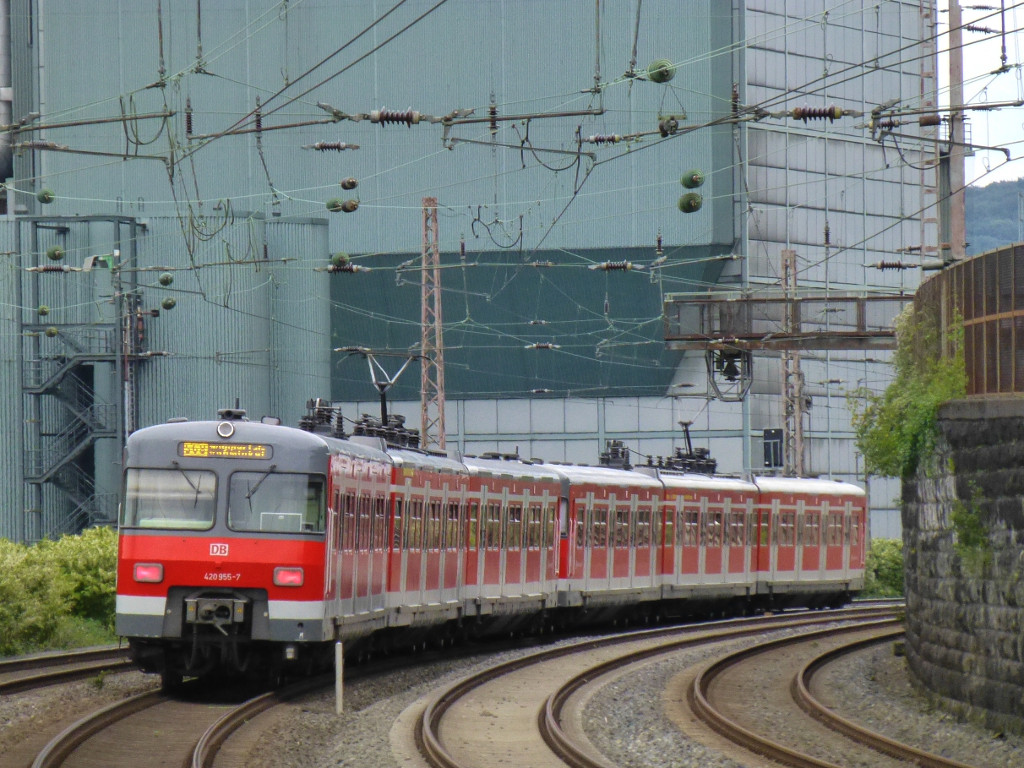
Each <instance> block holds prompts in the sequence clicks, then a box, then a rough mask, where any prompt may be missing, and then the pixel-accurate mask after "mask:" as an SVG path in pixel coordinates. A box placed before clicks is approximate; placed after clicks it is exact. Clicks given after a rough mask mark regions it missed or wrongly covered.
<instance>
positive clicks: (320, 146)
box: [303, 141, 359, 152]
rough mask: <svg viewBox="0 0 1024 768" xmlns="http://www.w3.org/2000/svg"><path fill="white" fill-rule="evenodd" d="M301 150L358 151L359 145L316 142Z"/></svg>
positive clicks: (338, 142)
mask: <svg viewBox="0 0 1024 768" xmlns="http://www.w3.org/2000/svg"><path fill="white" fill-rule="evenodd" d="M303 149H315V150H316V151H317V152H327V151H331V152H341V151H342V150H343V149H359V145H358V144H349V143H347V142H344V141H318V142H317V143H316V144H306V145H305V146H303Z"/></svg>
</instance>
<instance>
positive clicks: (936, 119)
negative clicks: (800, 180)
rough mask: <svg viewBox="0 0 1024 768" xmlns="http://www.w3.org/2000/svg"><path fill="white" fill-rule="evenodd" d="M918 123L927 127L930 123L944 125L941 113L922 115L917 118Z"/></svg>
mask: <svg viewBox="0 0 1024 768" xmlns="http://www.w3.org/2000/svg"><path fill="white" fill-rule="evenodd" d="M917 124H918V125H920V126H922V127H924V128H927V127H928V126H930V125H942V116H941V115H921V116H920V117H919V118H917Z"/></svg>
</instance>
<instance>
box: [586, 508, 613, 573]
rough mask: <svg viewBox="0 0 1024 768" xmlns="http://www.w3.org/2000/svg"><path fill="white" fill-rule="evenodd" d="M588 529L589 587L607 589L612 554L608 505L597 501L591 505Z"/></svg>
mask: <svg viewBox="0 0 1024 768" xmlns="http://www.w3.org/2000/svg"><path fill="white" fill-rule="evenodd" d="M589 512H590V515H589V520H590V524H589V527H588V531H589V533H590V537H589V539H588V544H589V546H588V554H589V570H588V571H587V589H591V590H593V589H605V588H607V585H608V579H609V577H610V571H609V569H608V559H609V556H610V550H609V537H608V505H607V504H598V503H595V504H593V506H591V507H590V510H589Z"/></svg>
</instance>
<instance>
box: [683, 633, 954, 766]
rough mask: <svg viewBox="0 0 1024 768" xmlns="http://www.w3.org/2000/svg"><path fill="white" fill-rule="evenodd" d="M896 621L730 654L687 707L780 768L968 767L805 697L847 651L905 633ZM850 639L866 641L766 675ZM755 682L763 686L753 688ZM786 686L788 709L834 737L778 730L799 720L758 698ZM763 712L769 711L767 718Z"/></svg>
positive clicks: (696, 685) (693, 691) (705, 676)
mask: <svg viewBox="0 0 1024 768" xmlns="http://www.w3.org/2000/svg"><path fill="white" fill-rule="evenodd" d="M897 623H898V622H896V621H879V622H873V623H871V624H868V623H865V624H862V625H853V626H850V627H844V628H840V629H830V630H825V631H818V632H810V633H806V634H802V635H796V636H793V637H787V638H784V639H780V640H774V641H771V642H767V643H763V644H761V645H759V646H756V647H753V648H748V649H744V650H742V651H739V652H736V653H732V654H729V655H728V656H725V657H723V658H721V659H719V660H718V661H716V662H714V663H713V664H711V665H710V666H709V667H708V668H707V669H705V670H704V671H702V672H701V673H700V674H698V675H697V677H696V678H695V679H694V681H693V684H692V686H691V688H690V691H689V700H690V705H691V707H692V708H693V710H694V712H695V713H696V714H697V715H698V717H700V718H701V719H702V720H703V721H704V722H705V723H707V724H708V725H709V726H710V727H711V728H713V729H714V730H715V731H717V732H718V733H719V734H721V735H723V736H724V737H725V738H726V739H728V740H729V741H731V742H733V743H735V744H738V745H740V746H742V747H743V748H745V749H747V750H750V751H752V752H755V753H757V754H759V755H763V756H765V757H768V758H770V759H771V760H774V761H776V762H779V763H781V764H783V765H791V766H797V768H838V763H837V762H836V760H837V756H839V755H841V756H842V759H843V762H844V763H848V762H856V761H857V760H861V761H863V762H858V763H857V764H871V765H879V766H887V765H907V764H911V765H919V766H923V767H924V768H970V767H969V766H967V765H966V764H964V763H961V762H958V761H955V760H950V759H947V758H942V757H939V756H937V755H933V754H930V753H928V752H924V751H922V750H919V749H916V748H914V747H912V746H909V745H906V744H900V743H898V742H896V741H893V740H891V739H888V738H886V737H884V736H882V735H880V734H877V733H874V732H872V731H870V730H868V729H866V728H863V727H861V726H858V725H856V724H854V723H852V722H850V721H848V720H845V719H844V718H842V717H840V716H838V715H836V714H835V713H834V712H832V711H830V710H829V709H828V708H827V707H825V706H824V705H822V704H821V702H819V701H818V700H817V699H815V697H814V696H813V695H812V694H811V693H810V691H811V686H812V679H813V676H814V674H815V672H817V671H819V670H821V669H822V668H823V667H824V666H825V665H826V664H828V663H831V662H833V661H835V660H837V659H838V658H840V657H841V656H842V655H844V654H846V653H850V652H853V651H855V650H858V649H860V648H862V647H864V646H866V645H871V644H875V643H881V642H886V641H889V640H891V639H893V638H894V637H897V636H899V635H900V634H902V629H900V628H898V627H896V626H895V625H896V624H897ZM849 633H861V634H862V635H864V636H863V637H860V638H857V639H856V640H854V641H851V642H848V643H842V644H841V645H837V647H834V648H831V649H830V650H828V651H827V652H825V653H822V654H820V655H818V656H816V657H815V658H814V659H813V660H812V661H810V662H809V663H806V664H804V665H803V666H802V667H800V668H799V671H798V672H796V673H795V674H793V675H792V676H791V677H789V678H785V677H784V675H785V674H786V673H784V672H782V671H779V672H778V676H777V677H772V676H771V673H768V670H782V669H784V668H785V667H786V665H788V664H791V663H793V659H795V658H799V657H804V658H805V657H806V654H805V653H804V652H803V651H800V650H799V646H801V645H805V646H807V645H810V646H815V647H816V646H818V645H826V644H829V643H835V642H837V637H838V636H839V635H843V634H849ZM754 671H756V674H754V673H753V672H754ZM755 679H756V680H757V685H762V686H763V687H762V688H757V685H751V684H750V681H751V680H755ZM766 680H767V682H766ZM787 680H788V682H789V685H788V688H789V695H790V697H791V701H792V708H791V710H792V711H797V710H796V709H795V707H796V706H799V707H800V709H802V710H803V711H804V712H805V713H807V714H809V715H810V716H811V717H812V718H813V719H814V720H816V721H818V723H820V724H822V725H825V726H826V727H827V729H828V730H827V731H826V733H828V734H831V736H825V737H822V736H821V734H818V733H816V729H814V728H805V727H804V726H800V725H799V724H797V726H796V727H795V728H790V729H784V728H783V727H782V726H780V725H779V723H780V721H783V720H787V719H788V723H790V724H792V723H795V722H796V718H795V717H793V716H792V715H791V714H790V715H786V714H782V715H781V716H777V715H776V714H774V712H775V711H777V710H778V708H779V699H775V700H773V701H771V702H769V703H766V702H765V698H766V697H765V696H763V695H762V696H759V695H758V692H761V693H762V694H763V693H764V691H766V690H767V688H768V687H771V688H772V690H774V691H777V690H778V689H779V688H780V687H786V686H785V685H784V683H785V682H786V681H787ZM751 702H757V704H756V706H751V704H750V703H751ZM768 711H772V712H773V713H772V714H764V713H765V712H768ZM773 718H774V719H773ZM807 722H810V721H807ZM837 733H838V734H842V737H839V736H837V735H836V734H837ZM783 740H785V741H786V742H788V743H784V742H783Z"/></svg>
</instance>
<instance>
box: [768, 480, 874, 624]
mask: <svg viewBox="0 0 1024 768" xmlns="http://www.w3.org/2000/svg"><path fill="white" fill-rule="evenodd" d="M755 483H756V484H757V486H758V488H759V490H760V495H759V498H758V503H757V518H758V545H757V551H756V554H755V559H756V562H757V593H758V595H759V596H760V597H761V598H762V600H764V601H765V603H766V605H769V606H773V607H785V606H786V605H791V604H795V605H810V606H824V605H841V604H842V603H844V602H845V601H846V600H847V599H848V598H849V596H850V595H851V594H853V593H854V592H856V591H858V590H859V589H861V588H862V587H863V585H864V537H865V527H864V526H865V519H866V518H865V516H866V497H865V493H864V491H863V489H861V488H859V487H857V486H855V485H852V484H850V483H842V482H837V481H832V480H816V479H804V478H801V479H793V478H783V477H759V478H756V479H755Z"/></svg>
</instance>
